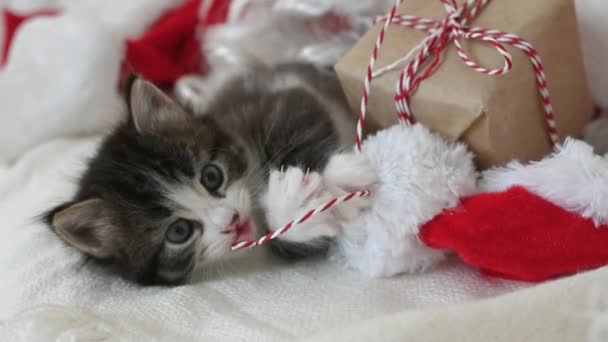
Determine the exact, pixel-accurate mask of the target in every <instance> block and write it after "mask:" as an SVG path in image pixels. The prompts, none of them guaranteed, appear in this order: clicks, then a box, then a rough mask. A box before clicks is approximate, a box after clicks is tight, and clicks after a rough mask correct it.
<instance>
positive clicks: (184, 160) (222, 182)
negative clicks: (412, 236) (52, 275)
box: [45, 64, 374, 284]
mask: <svg viewBox="0 0 608 342" xmlns="http://www.w3.org/2000/svg"><path fill="white" fill-rule="evenodd" d="M126 90H127V91H126V98H127V102H128V107H129V114H130V117H129V120H127V121H126V122H125V123H123V124H121V125H120V126H118V127H117V128H116V129H115V130H114V131H113V132H112V133H111V134H110V135H109V136H107V138H106V139H105V140H104V141H103V143H102V144H101V145H100V147H99V149H98V151H97V153H96V155H95V156H93V157H92V159H91V160H90V161H89V163H88V166H87V168H86V171H85V172H84V175H83V176H82V178H81V179H80V182H79V187H78V191H77V193H76V195H75V196H74V198H73V200H71V201H69V202H67V203H63V204H61V205H59V206H57V207H55V208H53V209H52V210H50V211H49V212H48V213H47V214H46V215H45V218H46V221H47V222H48V224H49V225H50V226H51V228H52V230H53V231H54V232H55V233H56V234H57V236H59V237H60V238H61V239H62V240H63V241H65V242H66V243H67V244H69V245H71V246H73V247H75V248H77V249H78V250H80V251H81V252H83V253H84V254H85V255H86V256H88V257H90V258H92V259H94V260H97V261H100V262H102V263H104V264H108V265H111V266H112V267H113V268H117V269H118V270H119V271H120V273H121V274H122V275H124V276H125V277H127V278H128V279H132V280H134V281H136V282H138V283H141V284H180V283H183V282H185V281H186V280H187V279H188V278H189V277H190V275H191V274H192V272H193V271H194V270H195V269H196V268H199V267H201V266H204V265H206V264H209V263H211V262H214V261H217V260H219V259H222V258H225V257H227V256H228V255H229V253H230V247H231V245H232V243H234V242H235V241H238V240H246V239H247V240H248V239H253V238H255V237H256V236H257V235H259V234H263V233H266V232H267V230H268V229H278V228H280V227H281V226H282V225H284V224H285V223H287V222H289V221H290V220H291V219H294V218H296V217H297V216H298V215H301V214H303V213H304V212H305V211H306V210H308V209H311V208H314V207H316V206H318V205H320V204H322V203H324V202H325V201H327V200H329V199H331V198H333V197H334V196H339V195H342V194H345V193H346V192H348V191H350V190H352V189H359V188H365V187H368V186H369V185H370V184H371V183H373V182H374V174H373V172H372V171H371V170H370V167H369V166H368V164H367V162H366V160H365V159H364V158H363V157H361V156H359V155H357V154H354V153H350V152H342V151H344V150H345V148H352V143H353V130H354V121H353V119H352V117H351V115H350V114H349V113H348V110H347V107H346V102H345V99H344V96H343V94H342V91H341V88H340V86H339V84H338V82H337V79H336V78H335V75H334V74H333V72H331V71H326V70H321V69H318V68H316V67H313V66H311V65H305V64H289V65H281V66H279V67H276V68H272V69H265V68H257V69H255V70H253V71H251V72H249V73H247V74H245V75H241V76H239V77H236V78H234V79H232V80H231V81H229V82H228V83H226V84H225V85H224V86H223V87H222V88H221V90H220V91H219V92H217V93H216V94H215V96H214V101H212V102H211V103H210V104H209V105H208V106H206V108H205V111H204V112H202V113H197V115H192V114H190V113H189V112H188V111H187V110H185V109H183V107H181V106H180V105H178V104H177V103H176V102H175V101H174V100H172V99H171V98H170V97H168V96H167V95H165V94H164V93H162V92H161V91H160V90H159V89H158V88H156V87H155V86H154V85H153V84H151V83H150V82H147V81H145V80H143V79H133V80H132V81H131V82H130V83H129V84H128V85H127V86H126ZM366 204H367V202H366V200H363V199H359V200H356V201H351V202H349V204H348V205H345V206H340V207H338V208H336V209H332V210H328V211H326V212H324V213H323V214H321V215H319V216H316V217H314V218H313V219H311V220H310V221H307V222H306V223H305V224H304V225H302V226H298V227H296V228H294V229H293V230H291V231H290V232H288V233H287V234H285V235H283V236H282V237H280V238H278V239H276V240H273V243H272V244H271V249H272V250H273V251H274V252H276V253H277V254H279V255H281V256H283V257H287V258H290V259H294V258H300V257H304V256H307V255H312V254H318V253H323V252H325V251H326V250H327V248H328V245H329V242H330V240H331V239H332V238H334V237H335V236H336V235H337V234H338V233H339V231H340V229H341V224H342V223H344V222H346V221H347V220H349V219H352V218H354V217H356V215H357V213H358V212H359V210H361V209H363V208H364V207H365V206H366Z"/></svg>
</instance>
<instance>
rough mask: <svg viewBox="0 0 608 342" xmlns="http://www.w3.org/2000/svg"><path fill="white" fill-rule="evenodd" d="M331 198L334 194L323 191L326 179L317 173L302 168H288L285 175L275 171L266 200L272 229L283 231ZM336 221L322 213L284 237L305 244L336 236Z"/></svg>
mask: <svg viewBox="0 0 608 342" xmlns="http://www.w3.org/2000/svg"><path fill="white" fill-rule="evenodd" d="M331 198H332V194H331V193H330V192H328V191H326V190H325V189H324V184H323V179H322V177H321V175H320V174H319V173H317V172H304V171H303V170H302V169H300V168H299V167H289V168H288V169H287V170H286V171H284V172H283V171H272V172H271V173H270V179H269V181H268V191H267V192H266V194H265V195H264V197H263V204H264V206H265V209H266V219H267V221H268V224H269V226H270V229H271V230H276V229H280V228H281V227H282V226H283V225H285V224H287V223H288V222H289V221H291V220H294V219H298V218H300V217H301V216H302V215H304V214H305V213H306V212H308V211H309V210H311V209H314V208H317V207H319V206H321V205H323V204H325V203H326V202H328V201H329V200H331ZM334 221H335V218H334V217H333V215H332V214H331V212H330V211H327V212H324V213H319V214H317V215H315V216H313V217H311V218H310V219H308V220H307V221H306V222H304V223H302V224H299V225H298V226H297V227H294V228H293V229H292V230H290V231H289V232H287V233H286V234H284V235H283V236H282V237H281V238H283V239H285V240H289V241H293V242H306V241H310V240H312V239H317V238H320V237H333V236H335V235H337V234H338V231H339V225H338V224H337V223H336V222H334Z"/></svg>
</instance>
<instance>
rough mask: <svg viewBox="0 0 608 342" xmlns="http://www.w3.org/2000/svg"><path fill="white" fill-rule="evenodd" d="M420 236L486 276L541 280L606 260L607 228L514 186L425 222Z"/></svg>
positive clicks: (594, 265)
mask: <svg viewBox="0 0 608 342" xmlns="http://www.w3.org/2000/svg"><path fill="white" fill-rule="evenodd" d="M420 237H421V239H422V241H424V243H426V244H427V245H428V246H430V247H433V248H441V249H450V250H453V251H455V252H456V253H457V254H458V255H459V256H460V258H461V259H462V260H464V261H465V262H466V263H468V264H470V265H473V266H477V267H479V268H481V269H482V270H483V271H485V272H486V273H488V274H491V275H494V276H500V277H504V278H509V279H515V280H525V281H541V280H545V279H549V278H553V277H557V276H561V275H567V274H571V273H575V272H578V271H582V270H588V269H593V268H596V267H600V266H603V265H606V264H608V227H607V226H601V227H596V226H595V225H594V224H593V222H592V221H591V220H588V219H584V218H582V217H581V216H579V215H577V214H575V213H571V212H569V211H566V210H564V209H563V208H561V207H559V206H557V205H555V204H553V203H551V202H549V201H547V200H545V199H543V198H541V197H539V196H537V195H535V194H532V193H530V192H529V191H528V190H526V189H525V188H522V187H513V188H511V189H509V190H507V191H504V192H500V193H490V194H479V195H475V196H472V197H469V198H466V199H464V200H463V201H462V203H461V205H460V206H458V207H456V208H454V209H451V210H447V211H445V212H444V213H442V214H440V215H438V216H437V217H435V218H434V219H433V220H432V221H430V222H428V223H427V224H425V225H424V226H423V227H422V229H421V234H420Z"/></svg>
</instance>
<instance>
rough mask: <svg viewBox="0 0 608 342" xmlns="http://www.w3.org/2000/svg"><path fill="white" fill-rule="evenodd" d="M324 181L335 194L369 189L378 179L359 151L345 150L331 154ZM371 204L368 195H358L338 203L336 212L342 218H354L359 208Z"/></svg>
mask: <svg viewBox="0 0 608 342" xmlns="http://www.w3.org/2000/svg"><path fill="white" fill-rule="evenodd" d="M323 176H324V181H325V183H326V184H327V187H328V189H329V190H330V191H331V192H332V193H333V194H334V195H335V196H342V195H345V194H347V193H349V192H352V191H359V190H369V189H371V188H372V187H373V186H374V184H375V183H376V182H377V180H378V175H377V172H376V169H375V168H374V167H373V165H372V164H371V163H370V161H369V159H368V158H367V157H366V156H364V155H363V154H361V153H357V152H347V153H339V154H336V155H333V156H332V157H331V158H330V159H329V162H328V163H327V166H326V167H325V170H324V171H323ZM370 204H371V201H370V199H369V197H358V198H354V199H352V200H350V201H349V202H346V203H342V204H340V205H338V207H337V212H338V213H339V214H340V216H341V218H342V219H345V220H352V219H356V217H357V216H358V215H359V213H360V212H361V210H364V209H366V208H368V207H369V206H370Z"/></svg>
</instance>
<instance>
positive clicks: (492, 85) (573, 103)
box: [335, 0, 593, 168]
mask: <svg viewBox="0 0 608 342" xmlns="http://www.w3.org/2000/svg"><path fill="white" fill-rule="evenodd" d="M450 1H452V0H450ZM450 1H440V0H408V1H405V2H403V3H402V4H401V5H399V6H398V8H397V11H396V13H397V14H407V15H411V16H416V17H420V18H429V19H435V20H438V21H441V20H444V18H446V15H447V14H449V12H448V13H446V6H445V4H446V3H449V2H450ZM469 2H470V4H469V5H471V6H473V5H474V4H475V3H476V2H475V1H472V0H471V1H469ZM479 2H482V0H480V1H479ZM483 2H484V4H485V1H483ZM455 4H457V6H459V7H460V8H462V6H463V5H464V1H463V0H460V1H456V2H455ZM463 13H465V12H463ZM402 19H403V18H402ZM469 21H470V22H468V23H466V26H465V25H463V27H465V28H469V29H470V28H471V27H482V28H486V29H491V30H498V31H504V32H508V33H512V34H515V35H517V36H519V37H522V38H523V39H525V40H526V41H527V42H529V43H530V44H531V45H532V46H533V47H534V49H535V50H536V51H538V55H539V56H540V58H541V59H542V65H540V67H537V69H535V67H534V65H533V63H531V60H530V55H529V54H526V53H525V52H524V51H522V50H521V49H519V48H518V47H516V46H511V45H508V44H503V45H504V47H505V48H506V50H507V51H508V52H509V54H510V55H511V62H512V68H511V69H510V70H509V71H508V72H506V73H505V74H498V75H488V74H484V73H480V72H476V71H475V70H474V69H473V68H471V67H470V66H467V65H466V64H465V62H464V61H463V59H461V58H460V57H459V55H458V51H457V49H456V47H455V44H453V42H448V43H447V44H446V45H445V48H444V49H443V50H442V51H441V52H439V54H440V60H439V64H438V66H437V69H436V70H435V71H434V72H433V73H432V74H430V76H429V77H428V78H426V79H424V80H423V81H422V82H420V84H419V86H418V88H417V89H416V91H415V92H413V93H412V94H411V107H410V108H411V112H412V116H413V119H414V120H416V121H418V122H421V123H422V124H424V125H426V126H427V127H429V128H430V129H431V130H433V131H435V132H438V133H440V134H441V135H443V136H444V137H446V138H448V139H450V140H458V139H460V140H461V141H464V142H465V143H467V144H468V145H469V147H470V148H471V149H472V150H473V151H474V152H475V153H476V156H477V158H476V163H477V165H478V166H479V167H480V168H487V167H491V166H497V165H502V164H504V163H506V162H508V161H511V160H513V159H519V160H521V161H530V160H537V159H540V158H541V157H543V156H545V155H546V154H547V153H548V152H550V151H551V148H552V146H553V144H552V140H551V139H550V138H549V135H548V129H549V127H548V122H547V113H546V111H547V110H546V108H547V106H546V104H547V103H546V102H547V101H548V100H547V99H545V98H543V97H542V96H541V95H540V94H539V89H538V83H537V82H538V81H537V76H538V73H541V74H542V75H544V77H545V78H546V81H547V89H548V91H549V94H550V99H551V102H552V103H551V106H549V108H551V107H552V109H553V110H552V113H551V114H550V115H549V116H551V117H552V120H553V121H554V123H555V128H556V133H557V137H559V139H560V140H561V139H563V138H564V137H566V136H579V135H580V134H581V132H582V130H583V128H584V126H585V124H586V123H587V122H588V121H589V120H590V118H591V116H592V113H593V106H592V101H591V97H590V95H589V90H588V87H587V82H586V79H585V74H584V69H583V62H582V54H581V49H580V42H579V34H578V29H577V22H576V16H575V10H574V2H573V1H572V0H536V1H529V0H493V1H489V2H487V4H486V5H485V6H484V7H483V8H481V7H480V8H479V11H478V14H477V15H476V16H474V17H471V18H470V20H469ZM383 25H384V22H383V21H382V20H380V21H379V22H378V23H377V24H376V25H374V26H373V27H372V29H370V30H369V31H368V32H367V33H366V34H365V35H364V36H363V37H362V38H361V39H360V40H359V41H358V42H357V44H356V45H355V46H354V47H353V48H352V49H351V50H350V51H349V52H348V53H347V54H346V55H345V56H344V57H343V58H342V59H341V60H340V61H339V62H338V63H337V65H336V66H335V69H336V71H337V73H338V77H339V79H340V82H341V83H342V86H343V88H344V92H345V94H346V96H347V98H348V101H349V104H350V105H351V108H352V109H353V112H355V113H358V112H359V108H360V105H361V99H362V94H363V89H364V79H365V76H366V73H367V67H368V62H369V60H370V56H371V55H372V51H373V49H374V44H375V42H376V39H377V37H378V35H379V33H380V30H381V29H382V26H383ZM498 31H492V32H498ZM385 33H386V34H385V37H384V43H383V44H382V46H381V47H380V49H379V50H378V52H379V56H378V59H377V62H376V67H375V68H374V69H375V70H378V69H379V68H382V67H383V66H386V65H389V64H391V63H393V62H394V61H396V60H398V59H400V58H401V57H403V56H404V55H407V54H408V52H409V51H411V50H412V49H413V48H415V47H416V46H418V45H419V44H420V42H421V41H423V40H424V39H425V37H427V36H428V35H429V32H427V31H424V30H416V29H413V28H409V27H405V26H402V25H398V24H396V23H395V21H393V23H392V24H391V25H390V26H388V29H387V30H386V32H385ZM468 38H470V37H468ZM460 42H461V44H462V47H463V49H464V51H465V52H466V54H467V55H468V57H469V58H470V59H471V60H472V61H474V62H476V63H477V64H478V65H481V66H484V67H486V68H489V69H492V68H500V66H501V65H502V64H503V63H504V62H503V56H502V55H501V54H499V53H497V50H496V46H495V45H493V44H490V43H489V42H488V41H483V40H482V39H466V38H462V39H460ZM430 59H431V60H432V58H430ZM427 64H428V62H427ZM404 65H405V64H404ZM538 68H540V70H538ZM402 69H403V65H402V66H401V67H400V68H397V69H394V70H391V71H389V72H386V73H384V74H382V75H381V76H378V77H374V79H373V80H372V82H371V88H370V89H369V90H370V93H369V97H368V103H367V112H368V116H367V119H366V125H367V123H368V122H369V123H371V124H372V125H373V126H377V127H387V126H390V125H392V124H394V123H396V122H397V116H396V115H395V112H396V110H395V94H396V91H395V89H396V84H397V82H398V80H399V77H400V74H401V70H402ZM535 71H536V73H535ZM541 83H542V82H541ZM553 140H557V139H555V138H554V139H553ZM554 142H555V141H554Z"/></svg>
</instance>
